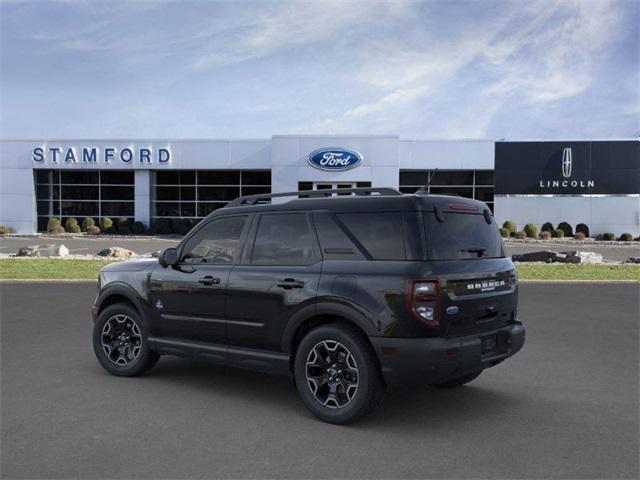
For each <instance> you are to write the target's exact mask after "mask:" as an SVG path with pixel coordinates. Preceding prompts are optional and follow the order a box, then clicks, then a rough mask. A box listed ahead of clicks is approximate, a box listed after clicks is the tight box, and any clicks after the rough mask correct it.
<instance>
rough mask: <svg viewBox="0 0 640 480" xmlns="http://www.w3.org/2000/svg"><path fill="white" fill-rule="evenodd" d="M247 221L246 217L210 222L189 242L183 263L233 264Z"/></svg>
mask: <svg viewBox="0 0 640 480" xmlns="http://www.w3.org/2000/svg"><path fill="white" fill-rule="evenodd" d="M246 221H247V217H246V216H239V217H226V218H219V219H216V220H212V221H210V222H209V223H207V225H205V226H204V227H203V228H202V229H200V230H199V231H198V232H197V233H196V234H195V235H194V236H193V237H191V238H190V239H189V240H188V241H187V243H186V244H185V246H184V249H183V251H182V261H183V262H185V263H232V262H233V260H234V258H235V256H236V253H237V251H238V246H239V244H240V235H242V230H243V229H244V225H245V223H246Z"/></svg>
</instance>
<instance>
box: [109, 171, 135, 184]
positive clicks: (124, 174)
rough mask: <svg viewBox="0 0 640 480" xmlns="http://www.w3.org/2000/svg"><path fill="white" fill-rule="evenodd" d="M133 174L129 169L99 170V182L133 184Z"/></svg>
mask: <svg viewBox="0 0 640 480" xmlns="http://www.w3.org/2000/svg"><path fill="white" fill-rule="evenodd" d="M134 175H135V174H134V172H131V171H113V172H100V182H101V183H108V184H110V185H133V184H134V183H135V180H134Z"/></svg>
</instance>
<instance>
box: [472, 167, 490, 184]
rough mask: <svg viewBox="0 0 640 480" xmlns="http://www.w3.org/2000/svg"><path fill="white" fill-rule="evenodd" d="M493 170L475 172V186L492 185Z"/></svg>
mask: <svg viewBox="0 0 640 480" xmlns="http://www.w3.org/2000/svg"><path fill="white" fill-rule="evenodd" d="M493 181H494V180H493V170H476V185H493Z"/></svg>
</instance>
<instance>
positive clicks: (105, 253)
mask: <svg viewBox="0 0 640 480" xmlns="http://www.w3.org/2000/svg"><path fill="white" fill-rule="evenodd" d="M98 256H99V257H109V258H131V257H135V256H136V254H135V253H134V252H132V251H131V250H127V249H126V248H122V247H109V248H105V249H104V250H100V251H99V252H98Z"/></svg>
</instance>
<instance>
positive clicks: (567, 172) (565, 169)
mask: <svg viewBox="0 0 640 480" xmlns="http://www.w3.org/2000/svg"><path fill="white" fill-rule="evenodd" d="M572 157H573V155H572V152H571V147H568V148H565V149H564V150H562V176H563V177H564V178H569V177H570V176H571V164H572V163H573V158H572Z"/></svg>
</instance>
